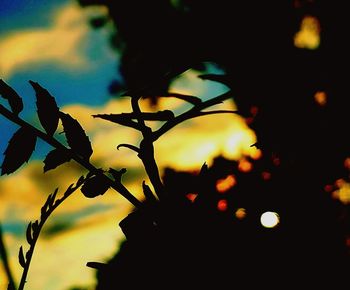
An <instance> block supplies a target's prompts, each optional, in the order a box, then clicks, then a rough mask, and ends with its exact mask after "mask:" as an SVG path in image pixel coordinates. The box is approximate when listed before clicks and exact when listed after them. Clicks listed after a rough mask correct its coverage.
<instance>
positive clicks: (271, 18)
mask: <svg viewBox="0 0 350 290" xmlns="http://www.w3.org/2000/svg"><path fill="white" fill-rule="evenodd" d="M116 2H117V3H114V2H113V1H107V0H105V1H85V0H81V1H73V0H53V1H40V0H25V1H24V0H16V1H10V0H8V1H7V0H1V2H0V3H1V7H0V78H1V79H3V80H4V81H5V82H6V83H7V84H9V85H10V86H11V87H12V88H14V89H15V90H16V91H17V93H18V94H19V95H20V96H21V97H22V98H23V101H24V111H23V112H22V113H21V117H22V118H23V119H25V120H26V121H28V122H30V123H31V124H33V125H35V126H36V127H38V128H40V123H39V121H38V119H37V116H36V107H35V93H34V91H33V89H32V88H31V86H30V84H29V82H28V81H29V80H33V81H35V82H38V83H39V84H40V85H41V86H43V87H44V88H46V89H47V90H48V91H49V92H50V93H51V94H52V95H53V96H54V97H55V98H56V101H57V104H58V106H59V107H60V109H61V110H62V111H64V112H66V113H69V114H71V115H72V116H73V117H74V118H76V119H77V120H79V122H80V123H81V125H82V126H83V128H84V129H85V131H86V132H87V134H88V136H89V137H90V140H91V143H92V147H93V150H94V153H93V155H92V159H91V162H92V163H93V164H94V165H95V166H96V167H102V168H104V169H108V168H109V167H113V168H116V169H120V168H126V169H127V173H126V174H125V175H124V176H123V182H124V184H125V186H126V187H127V188H128V189H129V190H130V191H131V192H132V193H133V194H135V196H137V197H141V195H142V186H141V185H142V181H143V180H147V177H146V175H145V173H144V171H143V167H142V166H141V163H140V160H139V159H138V158H137V156H136V154H134V152H132V151H130V150H127V149H125V150H123V149H121V150H117V149H116V146H117V145H118V144H120V143H130V144H135V145H137V144H138V142H139V141H140V137H141V136H140V135H139V134H138V132H136V131H135V130H132V129H129V128H124V127H122V126H118V125H116V124H112V123H109V122H106V121H103V120H100V119H93V118H92V117H91V115H93V114H100V113H101V114H109V113H122V112H130V111H131V108H130V104H129V99H128V98H127V97H122V96H121V95H122V93H123V92H124V91H127V90H131V91H133V90H136V91H138V90H141V92H144V93H145V94H146V95H147V94H148V95H162V94H165V93H166V92H167V91H170V92H176V93H182V94H189V95H195V96H198V97H200V98H201V99H202V100H207V99H209V98H212V97H215V96H217V95H219V94H221V93H224V92H226V91H228V90H229V89H232V91H233V95H234V97H233V98H232V99H230V100H227V101H225V102H224V103H223V104H220V105H218V106H216V107H215V108H218V109H229V110H236V109H238V110H239V114H232V115H231V114H230V115H227V114H225V115H215V116H206V117H201V118H197V119H192V120H190V121H187V122H185V123H184V124H181V125H179V126H177V127H176V128H174V129H173V130H171V131H170V132H169V133H167V134H166V135H165V136H163V137H162V138H161V139H160V140H159V141H157V143H156V144H155V146H156V159H157V162H158V165H159V168H160V171H161V174H162V176H164V180H166V181H167V182H168V185H169V186H170V185H171V184H173V185H174V186H175V185H176V184H177V182H178V181H179V180H181V181H182V184H186V182H187V181H188V180H190V179H186V178H185V179H181V178H184V176H187V177H188V178H190V176H192V177H193V176H195V175H196V174H198V171H199V169H200V168H201V166H202V165H203V163H204V162H206V163H207V164H208V166H209V168H211V169H212V170H213V172H214V173H213V174H212V178H213V180H212V184H213V192H215V198H214V201H213V202H214V209H215V210H217V211H218V212H224V213H225V215H227V216H230V217H233V218H234V219H236V220H244V219H245V218H246V217H250V216H251V217H252V219H253V220H254V222H253V226H250V227H251V229H253V230H256V229H259V228H271V230H273V228H275V227H276V226H277V225H278V224H280V227H282V225H283V227H285V228H283V227H282V228H283V229H288V232H291V233H292V234H291V235H292V236H293V237H303V238H300V239H299V238H296V239H295V241H297V242H300V240H301V239H302V240H303V241H306V242H307V244H308V246H307V247H306V250H305V252H307V251H308V250H309V249H311V248H312V249H317V250H315V252H317V253H319V250H320V249H325V248H324V245H327V248H326V250H325V251H326V252H327V255H333V254H332V253H333V252H332V250H334V249H335V250H336V252H337V253H341V254H339V255H341V256H342V257H346V258H344V261H345V260H346V261H348V255H349V254H348V252H349V246H350V236H349V234H350V230H349V203H350V185H349V183H348V179H349V168H350V152H349V149H350V147H349V141H348V140H347V139H348V138H347V134H348V133H347V128H348V121H347V117H346V116H347V114H348V106H346V98H347V96H346V94H348V90H347V76H346V75H344V74H343V73H341V71H342V68H343V67H344V68H346V65H347V64H348V56H347V53H346V51H347V50H346V48H347V45H346V44H345V42H344V41H345V34H346V32H347V27H348V26H347V24H348V23H347V20H346V15H343V13H345V12H343V11H345V10H346V9H344V7H342V6H341V5H340V4H339V3H338V4H329V3H328V4H324V3H320V1H316V0H315V1H306V0H305V1H303V0H300V1H298V0H295V1H269V2H267V3H266V2H265V1H256V2H255V3H249V4H248V3H241V2H243V1H238V2H237V3H236V2H235V4H234V5H231V4H230V5H229V4H227V3H225V1H215V4H214V3H212V2H209V3H202V1H186V0H183V1H181V0H178V1H170V0H169V1H152V3H146V2H145V3H139V2H143V1H116ZM280 2H283V3H280ZM203 74H217V75H225V77H218V78H217V79H216V80H218V81H215V78H214V80H203V79H201V78H199V77H198V76H199V75H203ZM1 102H2V104H4V105H5V103H6V101H5V100H1ZM142 106H143V108H144V109H145V110H165V109H171V110H174V112H175V113H177V114H178V113H180V112H183V111H184V110H186V109H188V108H189V107H190V106H189V105H186V104H184V102H182V101H180V100H176V99H173V98H149V99H145V100H143V101H142ZM157 125H159V124H155V126H157ZM0 128H1V134H2V137H1V140H0V151H1V152H4V151H5V149H6V146H7V144H8V140H9V139H10V138H11V136H12V135H13V133H14V132H15V131H16V130H17V129H18V128H17V127H16V126H15V125H13V124H12V123H11V122H9V121H8V120H7V119H6V118H4V117H3V116H0ZM60 130H61V131H62V128H61V129H60ZM60 130H58V131H60ZM57 138H60V136H59V134H58V135H57ZM255 143H256V146H251V145H253V144H255ZM51 149H52V148H50V146H49V145H47V144H45V143H44V142H41V141H39V142H38V143H37V145H36V149H35V152H34V154H33V156H32V157H31V159H30V161H29V162H28V164H26V165H24V166H22V167H21V169H20V170H18V171H17V172H15V173H13V174H11V175H8V176H1V178H0V198H1V203H0V222H1V226H2V231H3V233H4V234H3V238H4V243H5V245H6V247H7V250H8V254H9V263H10V267H11V270H12V271H13V274H14V278H15V281H19V278H20V274H21V267H20V265H19V263H18V261H17V257H18V249H19V247H20V246H21V245H23V246H24V248H26V247H27V244H26V241H25V230H26V227H27V224H28V222H29V221H33V220H35V219H37V218H39V215H40V208H41V206H42V205H43V204H44V202H45V201H46V198H47V196H48V195H49V194H50V193H52V192H53V191H54V190H55V188H57V187H58V188H59V192H61V193H62V192H64V190H65V189H66V188H67V186H68V185H69V184H71V183H74V182H75V181H76V180H77V178H78V177H79V176H80V175H82V174H85V173H86V171H84V169H82V168H81V167H80V166H79V165H78V164H76V163H74V161H71V162H69V163H67V164H64V165H62V166H60V167H58V168H57V169H54V170H51V171H49V172H46V173H43V165H44V164H43V162H42V161H43V159H44V158H45V156H46V154H47V153H48V152H49V151H50V150H51ZM2 160H3V156H0V161H1V162H2ZM188 184H190V182H189V183H188ZM238 185H239V187H237V186H238ZM179 188H180V189H181V190H182V191H183V193H184V194H185V193H186V197H187V198H188V199H189V200H194V199H195V197H196V194H197V193H196V189H195V188H186V186H183V188H182V187H179ZM131 209H132V206H131V204H130V203H129V202H128V201H127V200H125V199H124V198H123V197H121V196H120V195H118V194H117V193H116V192H114V191H112V190H109V191H108V192H107V193H106V194H104V195H102V196H99V197H97V198H94V199H87V198H85V197H84V196H83V195H82V194H81V193H80V192H79V191H78V192H76V193H74V194H73V196H71V197H70V198H69V199H68V200H67V201H65V202H64V203H63V204H62V206H61V207H60V208H58V210H57V211H56V212H54V214H53V215H52V217H51V218H50V219H49V220H48V222H47V224H46V226H45V227H44V230H43V233H42V235H41V237H40V238H39V242H38V245H37V248H36V251H35V253H34V258H33V260H32V264H31V268H30V271H29V276H28V281H27V284H26V289H29V290H30V289H47V290H68V289H86V290H87V289H95V288H94V287H95V285H96V278H95V276H96V273H95V271H94V270H93V269H90V268H87V267H86V263H87V262H89V261H101V262H102V261H107V260H108V259H110V258H112V257H113V255H114V254H115V253H116V251H117V250H118V248H119V245H120V242H121V241H122V240H123V239H124V236H123V233H122V232H121V230H120V228H119V227H118V223H119V222H120V221H121V220H122V219H123V218H124V217H125V216H126V215H127V214H128V212H130V210H131ZM333 237H334V239H333ZM293 241H294V240H293ZM297 247H298V246H297ZM328 247H329V248H331V249H332V250H330V251H329V250H328ZM336 261H337V262H338V260H336ZM347 263H348V262H347ZM341 268H342V269H345V270H348V269H349V268H348V264H344V266H342V267H341ZM7 283H8V282H7V278H6V275H5V272H4V269H3V265H2V264H0V289H6V287H7Z"/></svg>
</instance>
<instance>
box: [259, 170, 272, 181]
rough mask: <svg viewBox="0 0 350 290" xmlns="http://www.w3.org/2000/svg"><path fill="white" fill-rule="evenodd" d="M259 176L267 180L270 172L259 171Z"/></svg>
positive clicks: (269, 177)
mask: <svg viewBox="0 0 350 290" xmlns="http://www.w3.org/2000/svg"><path fill="white" fill-rule="evenodd" d="M261 177H262V179H264V180H269V179H271V173H270V172H267V171H263V172H261Z"/></svg>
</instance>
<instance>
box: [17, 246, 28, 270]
mask: <svg viewBox="0 0 350 290" xmlns="http://www.w3.org/2000/svg"><path fill="white" fill-rule="evenodd" d="M18 261H19V264H20V265H21V266H22V267H23V268H25V266H26V260H25V259H24V254H23V247H22V246H21V247H20V248H19V253H18Z"/></svg>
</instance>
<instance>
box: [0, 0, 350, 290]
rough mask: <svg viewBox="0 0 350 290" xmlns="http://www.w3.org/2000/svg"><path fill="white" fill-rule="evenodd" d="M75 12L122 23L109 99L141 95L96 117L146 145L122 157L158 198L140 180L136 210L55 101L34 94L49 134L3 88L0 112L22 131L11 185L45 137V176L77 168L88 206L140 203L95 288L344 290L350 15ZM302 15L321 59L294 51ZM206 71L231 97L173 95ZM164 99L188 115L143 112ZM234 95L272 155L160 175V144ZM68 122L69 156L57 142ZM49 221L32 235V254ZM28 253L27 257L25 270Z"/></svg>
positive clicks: (322, 11) (241, 9) (303, 7)
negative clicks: (117, 76)
mask: <svg viewBox="0 0 350 290" xmlns="http://www.w3.org/2000/svg"><path fill="white" fill-rule="evenodd" d="M79 2H80V3H81V4H82V5H83V6H84V5H93V4H104V5H106V6H107V7H108V8H109V12H110V19H92V20H91V24H92V25H93V26H95V27H96V28H98V27H101V26H102V25H104V24H105V23H107V22H108V21H113V22H114V23H115V25H116V27H117V31H118V33H117V34H115V35H112V37H111V43H112V45H114V46H115V48H116V49H119V50H120V51H121V53H122V64H121V73H122V76H123V78H124V82H123V83H122V84H116V83H114V84H111V90H112V91H113V92H115V93H120V92H121V91H122V93H123V94H126V95H128V96H131V104H132V112H128V113H123V114H98V115H95V116H94V117H96V118H100V119H103V120H106V121H110V122H113V123H116V124H119V125H123V126H127V127H131V128H133V129H135V130H138V131H139V132H140V133H141V134H142V138H143V139H142V141H141V143H140V144H139V145H134V144H120V145H119V146H118V147H119V148H123V147H125V148H127V149H130V150H133V151H135V153H136V154H137V155H138V156H139V158H140V159H141V160H142V162H143V165H144V168H145V170H146V172H147V175H148V177H149V178H150V181H151V183H152V187H153V190H152V189H151V188H150V187H149V186H148V185H147V184H145V182H143V184H142V186H143V192H144V196H145V198H144V200H142V201H140V200H138V199H136V198H135V197H134V196H133V195H132V194H131V193H130V192H129V191H128V190H127V189H126V188H125V187H124V185H123V184H122V175H123V173H124V172H125V170H124V169H120V170H115V169H113V168H110V169H108V170H103V169H99V168H95V167H94V166H93V165H92V164H91V163H90V161H89V158H90V156H91V154H92V153H93V149H92V145H91V144H90V141H89V138H88V136H87V135H86V134H85V132H84V130H83V128H82V127H81V126H80V124H79V122H78V121H77V120H75V119H74V118H73V117H72V116H70V115H68V114H66V113H64V112H61V111H60V110H59V108H57V105H56V104H55V102H54V98H53V97H52V96H51V95H50V94H49V93H48V92H47V91H46V90H45V89H44V88H42V87H41V86H40V85H39V84H37V83H35V82H31V85H32V86H33V88H34V90H35V91H36V93H37V109H38V116H39V120H40V122H41V124H42V127H43V129H44V130H45V132H43V131H40V130H38V129H36V128H34V127H32V126H31V125H30V124H28V123H27V122H25V121H24V120H22V119H21V118H20V117H19V116H18V115H19V113H20V112H21V110H22V108H23V104H22V102H21V98H20V96H18V94H17V93H16V92H15V91H14V90H13V89H12V88H10V87H9V86H8V85H7V84H6V83H5V82H3V81H1V83H0V85H1V86H0V88H1V95H2V96H3V97H4V98H5V99H7V100H8V102H9V106H10V110H9V109H6V108H5V107H4V106H2V105H1V106H0V113H1V114H2V115H4V116H5V117H7V118H8V119H10V120H11V121H13V122H15V123H16V124H18V125H19V126H20V129H19V130H18V131H17V132H16V133H15V134H14V136H13V137H12V138H11V140H10V142H9V145H8V147H7V149H6V152H5V160H4V163H3V165H2V174H10V173H12V172H14V171H15V170H17V169H18V168H19V167H20V166H22V164H23V163H25V162H26V161H28V159H29V158H30V155H31V153H32V152H33V150H34V148H35V141H36V138H38V137H39V138H42V139H43V140H45V141H46V142H47V143H49V144H50V145H52V146H53V147H54V150H53V151H51V152H50V153H49V154H48V155H47V157H46V159H45V161H44V163H45V167H44V170H52V169H54V168H55V167H57V166H59V165H60V164H62V163H65V162H68V161H69V160H71V159H73V160H75V161H76V162H78V163H79V164H81V165H82V166H83V167H85V168H86V169H88V170H89V172H90V174H89V175H88V176H86V177H83V178H82V179H81V180H80V181H79V182H77V183H76V186H74V187H73V188H74V189H77V188H78V187H80V186H81V191H82V192H83V193H84V195H85V196H87V197H94V196H96V195H99V194H103V193H104V192H105V191H106V190H107V189H108V188H109V187H112V188H114V189H115V190H116V191H117V192H119V193H120V194H122V195H123V196H124V197H125V198H127V199H128V200H129V201H130V202H131V203H132V204H133V205H134V206H135V210H134V211H133V212H131V213H130V214H129V215H128V216H127V217H126V218H125V219H123V220H122V221H121V222H120V224H119V225H120V227H121V229H122V230H123V232H124V234H125V237H126V240H125V241H124V242H123V244H122V245H121V248H120V250H119V252H118V253H117V254H116V255H115V256H114V257H113V258H112V259H111V260H110V261H96V262H95V261H94V262H90V263H88V266H89V267H92V268H95V269H97V278H98V284H97V286H96V290H97V289H98V290H100V289H116V288H117V287H123V286H129V287H132V288H139V287H142V288H153V289H164V288H169V285H171V288H181V289H187V288H191V287H194V288H195V289H197V288H201V287H204V286H206V287H207V286H209V285H210V286H211V285H213V286H212V287H215V288H229V287H230V288H234V287H246V288H248V289H249V288H253V287H256V286H255V285H256V284H258V285H259V286H260V287H266V288H267V287H272V288H276V289H284V288H286V287H292V288H301V287H305V288H306V287H313V288H315V287H320V286H323V287H326V285H327V286H328V285H330V286H329V287H332V289H341V288H343V287H346V285H348V284H349V281H348V279H347V277H346V274H347V272H348V271H349V270H350V262H349V259H350V257H349V249H348V246H347V244H349V240H350V238H349V237H350V228H349V221H350V219H349V202H348V199H346V198H343V199H342V202H341V201H340V199H339V198H337V197H339V192H340V191H341V190H342V187H343V186H344V184H346V183H347V182H349V167H350V166H349V156H350V152H349V149H350V144H349V138H347V129H348V122H347V110H348V107H347V106H346V105H347V103H346V96H344V95H345V94H347V92H348V82H347V76H346V74H344V70H343V69H342V68H347V65H348V62H349V60H348V50H347V48H348V44H347V43H346V40H345V37H344V35H346V33H347V30H348V28H347V27H348V25H347V16H346V11H347V10H346V9H345V6H344V5H345V4H340V3H338V2H337V3H335V2H332V3H330V2H329V1H328V2H323V1H307V0H305V1H302V0H295V1H269V2H266V1H255V2H253V3H251V2H247V1H236V2H235V3H230V2H227V1H222V0H219V1H216V2H215V4H214V3H212V2H203V1H195V0H193V1H189V0H183V1H160V0H159V1H152V2H151V3H149V2H145V1H117V2H115V1H109V0H104V1H93V0H80V1H79ZM306 16H309V17H313V19H315V21H316V23H319V25H320V29H319V30H320V31H319V36H320V38H321V42H320V44H319V46H318V47H314V49H312V50H310V49H307V48H300V47H298V45H296V43H295V35H296V33H297V32H298V30H299V28H300V23H301V21H302V20H303V19H304V18H305V17H306ZM206 61H211V62H214V63H216V64H218V65H219V66H220V67H221V68H222V69H223V70H224V72H225V74H224V75H212V74H207V75H202V76H201V78H202V79H204V80H207V81H217V82H221V83H224V84H225V85H227V86H228V87H229V88H230V91H229V92H228V93H226V94H223V95H221V96H217V97H215V98H213V99H212V100H208V101H205V102H203V101H201V99H200V98H198V97H195V96H185V95H179V94H176V93H172V92H171V93H169V91H168V88H169V84H170V83H171V81H172V79H173V78H175V77H176V76H178V75H179V74H181V73H182V72H184V71H186V70H187V69H189V68H196V69H198V70H200V69H201V67H202V65H203V63H204V62H206ZM116 89H118V90H119V92H117V91H116ZM164 96H166V97H176V98H179V99H182V100H183V101H186V102H188V103H190V104H191V105H192V108H191V109H189V110H188V111H187V112H185V113H183V114H180V115H174V114H173V112H171V111H158V112H157V111H155V112H142V111H141V110H140V107H139V104H138V102H139V100H140V98H142V97H148V98H151V100H152V101H153V103H154V104H155V109H156V108H157V107H156V104H157V100H158V99H159V98H160V97H164ZM229 98H233V100H234V101H235V103H236V104H237V107H238V113H239V114H240V115H241V116H242V117H244V118H245V120H246V122H247V124H248V125H249V126H250V127H251V128H252V129H253V130H254V131H255V132H256V135H257V140H258V141H257V143H256V144H252V146H256V147H257V148H259V149H260V150H261V152H262V156H261V157H260V158H257V159H256V160H253V159H249V158H248V157H245V158H243V159H242V160H239V161H237V160H227V159H225V158H223V157H221V156H218V157H217V158H216V159H215V160H214V162H213V165H212V166H210V167H208V166H207V165H206V164H204V165H203V166H202V168H201V169H200V170H198V172H178V171H177V170H176V169H172V168H168V169H166V170H165V171H164V174H163V175H161V174H160V171H159V170H158V166H157V163H156V160H155V158H154V148H153V143H154V142H155V141H156V140H157V139H158V138H159V137H161V136H162V135H163V134H164V133H166V132H167V131H169V130H171V129H172V128H173V127H174V126H176V125H177V124H179V123H181V122H183V121H185V120H188V119H190V118H194V117H198V116H202V115H206V114H208V112H207V111H204V109H206V108H208V107H211V106H212V105H215V104H217V103H219V102H221V101H223V100H226V99H229ZM46 112H49V113H46ZM211 113H214V114H217V113H226V112H223V111H213V112H211ZM229 113H232V112H229ZM59 120H60V121H61V123H62V124H63V127H64V131H65V136H66V139H67V144H68V146H67V147H66V146H63V145H62V144H61V143H59V142H58V141H57V140H56V139H55V138H54V136H53V135H54V133H55V131H56V129H57V124H58V122H59ZM155 120H157V121H162V122H163V125H161V126H160V127H159V128H158V129H156V130H154V131H152V130H151V128H150V127H148V126H147V124H146V121H155ZM24 143H25V144H26V146H23V144H24ZM22 147H24V148H25V150H20V149H21V148H22ZM170 153H171V152H170ZM189 154H190V153H189ZM205 161H206V160H203V162H205ZM71 189H72V188H71ZM68 191H69V190H68ZM69 192H70V191H69ZM65 196H66V195H63V197H65ZM59 200H60V199H59ZM54 201H55V197H52V196H51V197H49V199H48V202H47V204H46V207H45V206H44V208H45V210H43V212H42V217H41V221H43V220H44V219H43V217H45V218H46V217H47V216H46V214H47V213H48V212H50V213H51V212H52V210H53V207H54V206H55V205H56V203H55V202H54ZM57 205H58V203H57ZM271 210H273V211H275V212H276V213H278V216H279V217H280V223H279V224H278V225H277V226H275V227H274V228H264V227H262V226H261V224H260V220H259V219H260V217H261V215H262V214H263V213H265V212H268V211H271ZM41 221H40V222H39V221H38V222H34V223H31V224H30V225H29V227H28V229H29V230H28V232H29V234H28V235H27V237H28V238H27V240H28V243H29V244H30V245H31V246H32V244H33V237H34V236H37V235H38V233H39V231H40V230H39V229H38V225H40V226H42V225H43V222H41ZM34 224H36V226H34ZM34 244H35V243H34ZM31 253H32V252H31ZM30 255H31V254H30ZM30 255H29V256H27V255H24V253H23V249H22V248H21V250H20V255H19V258H20V263H21V265H22V266H23V267H24V269H25V270H26V269H27V268H28V267H29V263H30V257H31V256H30ZM28 261H29V262H28ZM105 262H106V263H105ZM271 271H272V272H273V273H271ZM24 272H25V271H24ZM24 277H25V275H24ZM24 279H25V278H24ZM23 287H24V286H23ZM23 287H22V288H20V289H23Z"/></svg>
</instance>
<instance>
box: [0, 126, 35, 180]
mask: <svg viewBox="0 0 350 290" xmlns="http://www.w3.org/2000/svg"><path fill="white" fill-rule="evenodd" d="M35 144H36V136H35V135H34V134H33V133H32V132H31V131H30V130H29V129H27V128H25V127H21V128H20V129H18V131H17V132H15V134H14V135H13V136H12V138H11V139H10V141H9V144H8V146H7V148H6V150H5V152H4V154H5V158H4V161H3V163H2V166H1V167H2V170H1V175H4V174H10V173H13V172H15V171H16V170H17V169H18V168H19V167H21V165H22V164H23V163H24V162H28V160H29V158H30V156H31V155H32V153H33V151H34V149H35Z"/></svg>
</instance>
